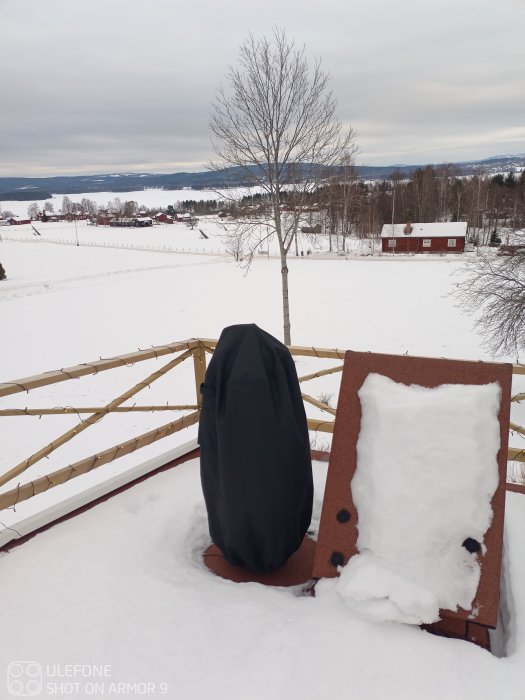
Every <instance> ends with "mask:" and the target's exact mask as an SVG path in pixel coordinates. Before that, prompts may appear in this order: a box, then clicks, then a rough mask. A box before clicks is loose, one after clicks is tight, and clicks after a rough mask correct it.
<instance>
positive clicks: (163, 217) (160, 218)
mask: <svg viewBox="0 0 525 700" xmlns="http://www.w3.org/2000/svg"><path fill="white" fill-rule="evenodd" d="M155 221H156V222H157V223H159V224H172V223H173V217H172V216H169V215H168V214H164V213H163V212H161V211H159V213H158V214H155Z"/></svg>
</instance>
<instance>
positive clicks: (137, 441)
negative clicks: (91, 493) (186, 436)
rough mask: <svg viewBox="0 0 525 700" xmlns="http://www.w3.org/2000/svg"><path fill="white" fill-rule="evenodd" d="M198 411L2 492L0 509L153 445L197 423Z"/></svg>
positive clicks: (0, 494) (9, 506)
mask: <svg viewBox="0 0 525 700" xmlns="http://www.w3.org/2000/svg"><path fill="white" fill-rule="evenodd" d="M199 415H200V412H199V411H195V412H194V413H190V414H189V415H187V416H182V418H179V419H178V420H176V421H173V422H171V423H166V425H163V426H161V427H160V428H155V430H150V431H149V432H147V433H143V434H142V435H139V436H137V437H135V438H132V439H131V440H127V441H126V442H123V443H121V444H120V445H116V446H114V447H110V448H109V449H107V450H104V451H103V452H98V453H97V454H94V455H91V456H90V457H86V458H85V459H82V460H80V461H79V462H75V463H74V464H70V465H69V466H67V467H63V468H62V469H57V471H54V472H52V473H51V474H47V475H46V476H41V477H39V478H38V479H34V480H33V481H30V482H29V483H27V484H23V485H22V486H17V487H16V488H14V489H11V490H10V491H5V492H4V493H0V510H3V509H4V508H11V507H13V506H15V505H16V504H17V503H20V502H21V501H25V500H27V499H28V498H31V497H32V496H36V495H37V494H39V493H43V492H44V491H48V490H49V489H51V488H54V487H55V486H58V485H59V484H64V483H65V482H66V481H69V480H70V479H74V478H75V477H77V476H80V475H81V474H85V473H86V472H90V471H92V470H93V469H98V467H101V466H102V465H103V464H108V462H112V461H113V460H114V459H117V458H118V457H123V456H124V455H127V454H130V453H131V452H134V451H135V450H138V449H139V448H141V447H146V445H151V444H152V443H153V442H156V441H157V440H160V439H162V438H165V437H168V436H169V435H173V433H177V432H179V431H180V430H183V429H184V428H187V427H189V426H190V425H194V424H195V423H197V422H198V420H199Z"/></svg>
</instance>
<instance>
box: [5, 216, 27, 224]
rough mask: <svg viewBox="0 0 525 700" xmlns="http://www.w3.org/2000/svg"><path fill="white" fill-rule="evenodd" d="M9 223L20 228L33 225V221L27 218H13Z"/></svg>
mask: <svg viewBox="0 0 525 700" xmlns="http://www.w3.org/2000/svg"><path fill="white" fill-rule="evenodd" d="M8 221H9V223H10V224H11V226H20V225H21V224H30V223H31V219H27V218H25V219H24V218H23V217H21V216H11V217H10V218H9V219H8Z"/></svg>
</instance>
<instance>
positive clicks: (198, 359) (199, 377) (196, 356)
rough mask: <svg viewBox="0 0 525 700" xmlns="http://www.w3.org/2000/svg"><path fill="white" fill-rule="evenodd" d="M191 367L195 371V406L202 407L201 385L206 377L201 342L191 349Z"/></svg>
mask: <svg viewBox="0 0 525 700" xmlns="http://www.w3.org/2000/svg"><path fill="white" fill-rule="evenodd" d="M193 366H194V369H195V391H196V393H197V405H198V407H199V410H200V408H201V407H202V396H201V384H202V383H203V382H204V377H205V376H206V350H205V349H204V345H203V344H202V341H200V342H199V344H198V346H197V347H196V348H194V349H193Z"/></svg>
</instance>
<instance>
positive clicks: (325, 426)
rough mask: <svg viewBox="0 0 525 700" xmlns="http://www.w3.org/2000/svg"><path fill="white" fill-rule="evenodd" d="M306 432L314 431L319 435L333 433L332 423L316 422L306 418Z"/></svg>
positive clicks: (314, 419) (313, 419)
mask: <svg viewBox="0 0 525 700" xmlns="http://www.w3.org/2000/svg"><path fill="white" fill-rule="evenodd" d="M307 423H308V430H316V431H318V432H320V433H333V432H334V421H329V420H328V421H323V420H317V419H316V418H307Z"/></svg>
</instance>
